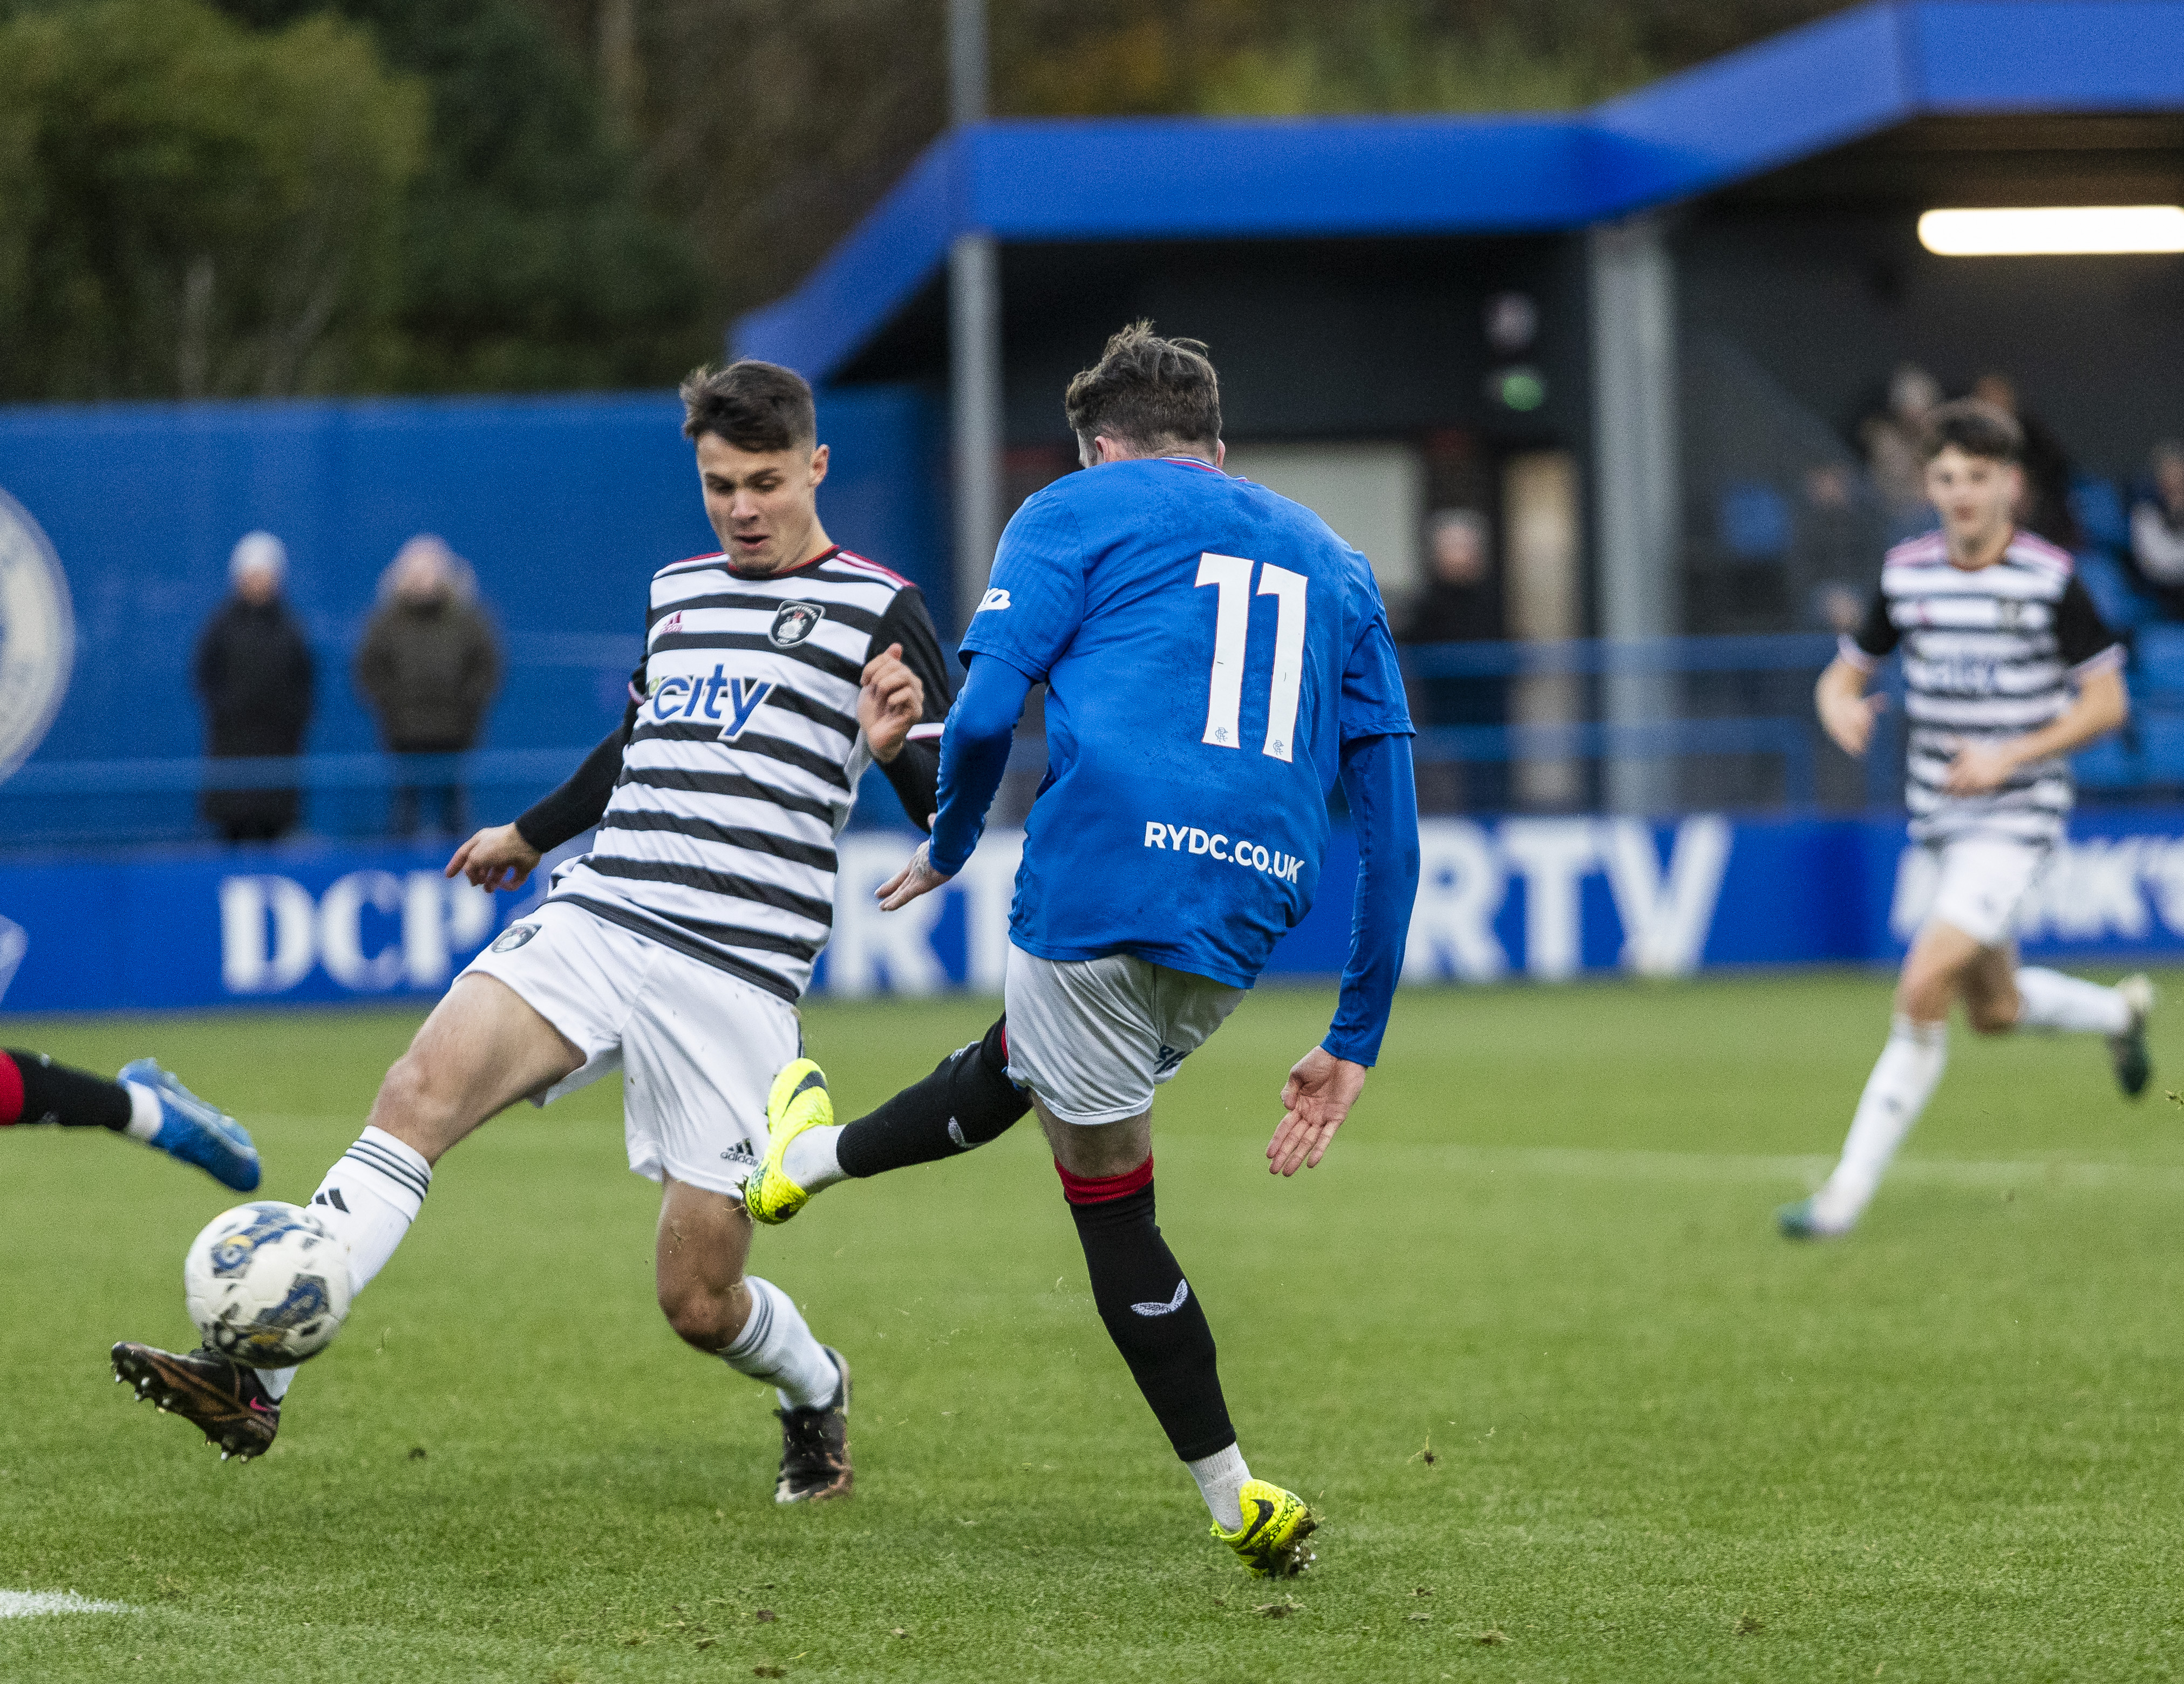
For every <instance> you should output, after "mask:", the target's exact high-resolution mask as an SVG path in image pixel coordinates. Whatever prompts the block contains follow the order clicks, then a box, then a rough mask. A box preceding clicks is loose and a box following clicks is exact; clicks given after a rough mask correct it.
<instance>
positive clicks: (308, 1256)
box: [182, 1199, 349, 1369]
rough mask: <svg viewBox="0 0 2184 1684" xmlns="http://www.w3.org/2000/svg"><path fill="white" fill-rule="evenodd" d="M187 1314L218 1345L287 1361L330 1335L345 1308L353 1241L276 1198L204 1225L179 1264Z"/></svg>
mask: <svg viewBox="0 0 2184 1684" xmlns="http://www.w3.org/2000/svg"><path fill="white" fill-rule="evenodd" d="M182 1287H183V1291H184V1292H185V1293H186V1295H187V1297H188V1300H189V1307H190V1319H191V1320H192V1321H193V1322H195V1323H196V1324H198V1332H199V1333H201V1334H203V1335H204V1341H205V1343H206V1344H207V1345H209V1346H210V1347H212V1348H213V1349H214V1350H215V1351H219V1352H224V1353H225V1354H226V1355H228V1356H230V1357H232V1358H235V1360H236V1361H237V1362H238V1363H247V1364H248V1365H249V1366H250V1367H252V1368H254V1369H280V1368H286V1367H287V1366H288V1365H289V1364H290V1363H300V1362H302V1361H303V1360H304V1358H306V1357H311V1356H315V1355H317V1354H318V1352H320V1351H323V1350H324V1349H326V1347H327V1346H328V1345H329V1344H330V1343H331V1342H332V1340H333V1336H334V1335H336V1334H337V1333H338V1332H340V1331H341V1324H342V1322H343V1319H344V1318H345V1317H347V1315H348V1294H349V1288H348V1247H347V1246H344V1245H343V1244H342V1242H341V1241H340V1239H339V1238H338V1237H337V1236H336V1235H335V1234H334V1231H333V1230H331V1228H329V1227H327V1226H326V1224H325V1223H324V1222H323V1221H321V1220H320V1218H318V1217H316V1216H315V1215H313V1214H312V1213H310V1212H309V1211H308V1210H305V1209H304V1208H303V1207H301V1206H298V1205H284V1204H281V1203H279V1202H276V1201H275V1200H272V1199H260V1200H259V1201H258V1202H256V1203H255V1204H247V1205H237V1207H235V1208H234V1209H233V1210H231V1211H226V1212H224V1213H221V1214H220V1215H219V1216H216V1217H214V1218H213V1219H212V1220H211V1222H209V1224H206V1226H205V1230H204V1232H203V1233H202V1234H200V1235H198V1237H197V1238H196V1239H195V1240H194V1241H192V1242H191V1244H190V1254H189V1257H187V1259H186V1260H185V1261H184V1263H183V1264H182Z"/></svg>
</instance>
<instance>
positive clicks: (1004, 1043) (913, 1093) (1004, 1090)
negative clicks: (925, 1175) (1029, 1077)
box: [834, 1018, 1031, 1175]
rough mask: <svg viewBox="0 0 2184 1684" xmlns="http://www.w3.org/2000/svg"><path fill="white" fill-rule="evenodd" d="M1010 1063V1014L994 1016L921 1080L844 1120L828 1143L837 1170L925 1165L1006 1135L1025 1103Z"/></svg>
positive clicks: (866, 1172)
mask: <svg viewBox="0 0 2184 1684" xmlns="http://www.w3.org/2000/svg"><path fill="white" fill-rule="evenodd" d="M1008 1069H1009V1030H1008V1019H1007V1018H995V1020H994V1026H993V1028H991V1029H988V1030H987V1031H986V1036H985V1039H984V1040H978V1041H973V1042H972V1044H971V1045H970V1046H967V1047H963V1048H961V1050H960V1051H955V1052H951V1053H950V1054H949V1055H948V1056H947V1057H945V1058H944V1059H942V1060H941V1061H940V1062H939V1065H937V1066H936V1067H935V1068H934V1069H933V1073H932V1074H931V1075H929V1076H928V1077H927V1078H926V1079H924V1080H923V1081H922V1082H919V1083H917V1084H915V1085H912V1086H910V1087H907V1088H905V1089H904V1090H902V1091H901V1092H900V1093H899V1094H897V1095H896V1096H894V1098H893V1099H891V1100H889V1101H888V1102H887V1103H886V1104H884V1105H883V1106H882V1107H880V1108H879V1109H878V1110H877V1111H875V1112H872V1115H871V1116H869V1117H860V1118H858V1119H857V1120H856V1121H855V1122H854V1123H850V1124H845V1125H844V1128H843V1129H842V1135H841V1138H840V1139H839V1140H836V1141H835V1142H834V1156H835V1157H837V1158H838V1160H839V1161H840V1163H841V1165H842V1173H843V1174H845V1175H877V1174H879V1173H880V1172H881V1171H882V1170H883V1169H901V1168H905V1167H907V1166H908V1165H910V1164H913V1163H933V1161H934V1160H935V1159H937V1158H943V1157H955V1156H956V1153H958V1152H961V1151H970V1149H971V1148H972V1146H983V1145H985V1143H986V1142H987V1141H989V1140H992V1139H993V1138H994V1137H995V1135H1000V1134H1003V1133H1006V1131H1007V1129H1008V1128H1009V1125H1010V1124H1012V1123H1014V1122H1015V1121H1016V1120H1017V1118H1019V1117H1021V1116H1022V1115H1023V1114H1024V1112H1027V1111H1028V1110H1030V1109H1031V1099H1030V1096H1028V1095H1027V1094H1025V1093H1024V1092H1023V1091H1022V1090H1021V1089H1019V1088H1018V1087H1017V1085H1016V1084H1015V1083H1014V1082H1011V1080H1010V1079H1009V1077H1008Z"/></svg>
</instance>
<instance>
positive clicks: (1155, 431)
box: [1062, 321, 1221, 450]
mask: <svg viewBox="0 0 2184 1684" xmlns="http://www.w3.org/2000/svg"><path fill="white" fill-rule="evenodd" d="M1062 407H1063V409H1065V410H1067V412H1068V415H1069V427H1070V430H1071V431H1072V432H1074V433H1076V434H1077V436H1078V438H1080V439H1084V440H1089V439H1091V438H1093V437H1094V436H1095V435H1096V434H1099V433H1103V432H1104V433H1106V435H1107V436H1108V437H1109V438H1113V439H1116V440H1117V441H1127V442H1128V443H1131V444H1133V445H1135V446H1136V447H1137V448H1138V449H1141V450H1157V449H1162V448H1164V447H1167V446H1171V445H1178V444H1211V443H1213V441H1214V440H1216V439H1217V438H1220V437H1221V381H1220V378H1219V376H1217V375H1216V374H1215V373H1214V372H1213V364H1212V360H1210V359H1209V358H1208V357H1207V356H1206V347H1205V346H1204V345H1203V344H1202V343H1200V342H1199V341H1198V340H1195V339H1163V338H1162V337H1160V335H1158V334H1157V333H1155V332H1153V325H1152V323H1151V322H1150V321H1134V322H1132V323H1131V324H1130V325H1129V326H1128V327H1125V328H1124V329H1123V331H1122V332H1119V333H1117V334H1116V335H1115V336H1114V337H1113V338H1112V339H1110V340H1108V342H1107V349H1106V350H1104V351H1102V352H1101V353H1100V360H1099V361H1098V362H1097V363H1095V365H1093V366H1092V367H1090V368H1088V369H1086V370H1085V371H1084V372H1083V373H1082V374H1079V375H1078V376H1077V378H1076V379H1074V380H1073V381H1071V382H1069V391H1068V393H1067V396H1065V397H1064V398H1063V399H1062Z"/></svg>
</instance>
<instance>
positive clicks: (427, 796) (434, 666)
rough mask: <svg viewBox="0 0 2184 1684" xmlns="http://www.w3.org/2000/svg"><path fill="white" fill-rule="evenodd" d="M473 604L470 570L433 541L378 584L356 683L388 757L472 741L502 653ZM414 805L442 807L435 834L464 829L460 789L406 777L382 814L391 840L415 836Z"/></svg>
mask: <svg viewBox="0 0 2184 1684" xmlns="http://www.w3.org/2000/svg"><path fill="white" fill-rule="evenodd" d="M476 597H477V588H476V583H475V582H474V580H473V579H472V577H471V571H470V567H469V565H468V564H467V563H465V561H463V560H462V559H461V558H460V557H459V556H458V555H455V553H454V551H453V550H451V549H448V546H447V544H446V542H445V540H443V539H442V538H436V537H434V536H433V535H432V533H420V534H419V535H418V536H417V537H415V538H411V539H410V540H409V543H407V544H404V545H403V546H402V549H401V553H400V554H399V555H397V556H396V557H395V558H394V561H393V566H390V567H388V568H387V572H386V573H385V574H384V575H383V576H382V578H381V581H380V603H379V607H378V610H377V611H376V612H375V613H374V614H373V615H372V616H371V623H370V625H369V626H367V627H365V633H364V644H363V646H362V647H361V648H360V649H359V650H357V654H356V682H357V688H358V689H361V690H362V691H363V692H364V694H365V699H366V700H369V701H370V704H371V711H372V712H373V713H374V714H375V715H376V717H377V718H378V720H379V733H380V736H381V738H382V740H383V741H384V742H385V743H386V744H387V747H388V748H389V749H390V750H393V752H394V753H396V754H398V755H446V754H460V753H461V752H462V751H463V750H466V749H468V748H470V747H471V745H472V744H475V743H476V741H477V734H478V727H479V726H480V725H481V724H482V723H483V722H484V719H485V711H486V707H487V705H488V704H489V703H490V702H491V701H492V700H493V693H494V692H495V691H497V690H498V689H499V688H500V645H499V642H498V640H497V639H496V638H494V636H493V627H492V625H491V624H490V623H489V622H487V619H486V616H485V615H484V613H483V611H481V610H480V608H479V607H478V605H477V600H476ZM421 800H429V801H431V802H432V804H433V805H434V806H437V808H438V809H439V812H438V820H439V823H438V828H441V829H443V830H446V831H449V832H454V833H458V834H460V832H462V831H465V830H467V829H468V828H470V821H469V818H468V816H467V813H466V811H465V806H466V803H465V800H464V792H463V786H462V784H461V783H460V782H459V781H458V780H456V779H454V778H447V777H434V778H432V779H430V780H429V781H426V782H422V783H420V782H415V781H412V780H411V779H410V778H408V777H406V776H405V777H404V778H403V780H402V781H401V782H399V783H397V784H396V785H395V789H394V800H393V809H392V811H391V812H390V813H389V815H388V828H389V829H391V830H392V831H393V834H395V835H397V836H409V835H412V834H415V831H416V829H417V822H418V815H419V807H420V804H421Z"/></svg>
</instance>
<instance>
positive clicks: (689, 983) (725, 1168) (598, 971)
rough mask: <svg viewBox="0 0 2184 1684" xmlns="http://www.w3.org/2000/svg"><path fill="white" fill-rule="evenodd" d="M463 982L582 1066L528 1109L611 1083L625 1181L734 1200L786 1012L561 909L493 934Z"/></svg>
mask: <svg viewBox="0 0 2184 1684" xmlns="http://www.w3.org/2000/svg"><path fill="white" fill-rule="evenodd" d="M473 973H476V975H479V976H487V977H491V978H493V979H494V980H495V981H497V982H499V983H503V984H506V985H507V986H508V987H510V988H511V989H513V990H515V992H516V994H517V995H519V996H521V999H522V1000H523V1002H524V1003H525V1004H526V1005H527V1006H530V1007H531V1009H532V1011H534V1012H537V1013H538V1015H539V1016H540V1017H542V1018H544V1019H545V1020H546V1021H547V1022H548V1023H551V1024H552V1025H553V1026H554V1028H555V1029H558V1030H560V1033H561V1034H563V1035H564V1036H565V1037H566V1038H567V1039H568V1040H570V1042H571V1043H572V1044H573V1045H574V1046H576V1047H577V1050H578V1051H581V1052H582V1054H583V1055H584V1062H583V1064H582V1066H581V1067H580V1068H577V1069H576V1070H574V1071H571V1073H569V1074H568V1075H566V1076H565V1077H563V1078H562V1079H560V1081H558V1082H556V1083H555V1084H554V1085H553V1086H552V1087H550V1088H549V1089H548V1090H546V1091H545V1092H544V1093H543V1094H540V1095H538V1096H535V1097H534V1100H533V1102H534V1103H536V1104H538V1105H545V1104H549V1103H550V1102H551V1101H554V1100H557V1099H559V1098H560V1096H562V1095H563V1094H565V1093H573V1092H575V1091H576V1090H577V1089H578V1088H581V1087H587V1086H589V1085H591V1084H592V1083H593V1082H596V1081H597V1080H599V1078H600V1077H602V1076H604V1075H605V1074H606V1073H608V1072H609V1071H611V1070H617V1069H618V1070H620V1071H621V1073H622V1134H623V1137H624V1139H625V1140H626V1141H627V1145H628V1147H629V1167H630V1168H632V1169H633V1170H635V1171H636V1172H637V1173H638V1174H639V1175H642V1176H643V1177H645V1178H646V1179H648V1180H652V1181H657V1180H660V1179H662V1178H663V1177H664V1176H668V1175H671V1176H673V1177H674V1178H675V1179H677V1181H682V1182H687V1183H688V1185H691V1186H694V1187H704V1188H705V1189H707V1190H708V1191H712V1192H716V1193H727V1194H732V1195H733V1194H740V1193H741V1192H742V1191H743V1185H744V1177H745V1176H746V1175H748V1174H749V1173H750V1172H751V1171H752V1169H754V1168H756V1167H757V1164H758V1162H759V1160H760V1158H762V1157H765V1156H766V1090H767V1089H768V1088H769V1087H771V1086H772V1084H773V1078H774V1074H775V1073H776V1072H777V1071H778V1070H779V1069H780V1068H781V1067H782V1066H783V1065H784V1064H786V1063H788V1062H789V1061H790V1060H791V1059H793V1058H794V1057H797V1056H798V1054H799V1051H801V1045H802V1039H803V1037H802V1033H801V1030H800V1029H799V1025H798V1022H797V1017H796V1008H795V1007H794V1006H791V1005H790V1004H789V1003H788V1001H785V1000H782V999H779V998H777V996H775V995H771V994H768V993H766V991H765V990H763V989H758V988H754V987H753V986H752V985H751V984H749V983H747V982H744V980H743V979H740V978H738V977H732V976H730V975H728V974H727V973H726V972H725V971H721V970H718V969H716V968H715V967H713V966H710V965H708V964H706V963H705V962H703V961H702V960H699V959H694V958H692V957H690V956H688V955H687V954H684V953H680V952H677V951H676V950H675V949H673V948H671V947H669V946H666V945H663V944H662V943H660V942H657V941H650V940H646V939H645V938H644V937H643V936H642V935H639V934H637V933H636V932H635V931H634V930H630V929H626V928H623V927H622V926H621V925H620V924H616V923H608V922H607V921H606V920H605V919H604V918H600V917H594V916H593V915H592V914H591V913H589V912H586V911H585V910H584V909H583V908H582V907H581V906H570V905H568V904H566V903H565V902H560V901H549V902H548V903H547V904H546V905H544V906H541V907H539V908H538V911H537V912H532V913H530V914H529V915H527V916H526V917H524V918H522V919H521V920H520V921H519V922H517V923H512V924H510V926H509V927H508V928H506V929H504V930H503V931H502V932H501V933H500V935H499V938H498V939H497V940H494V941H493V944H492V945H490V946H488V947H487V949H486V950H485V951H484V952H482V953H481V954H479V955H478V956H477V957H476V958H475V959H473V960H471V962H470V963H469V965H467V966H466V967H465V968H464V971H463V974H464V975H465V976H469V975H471V974H473Z"/></svg>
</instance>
